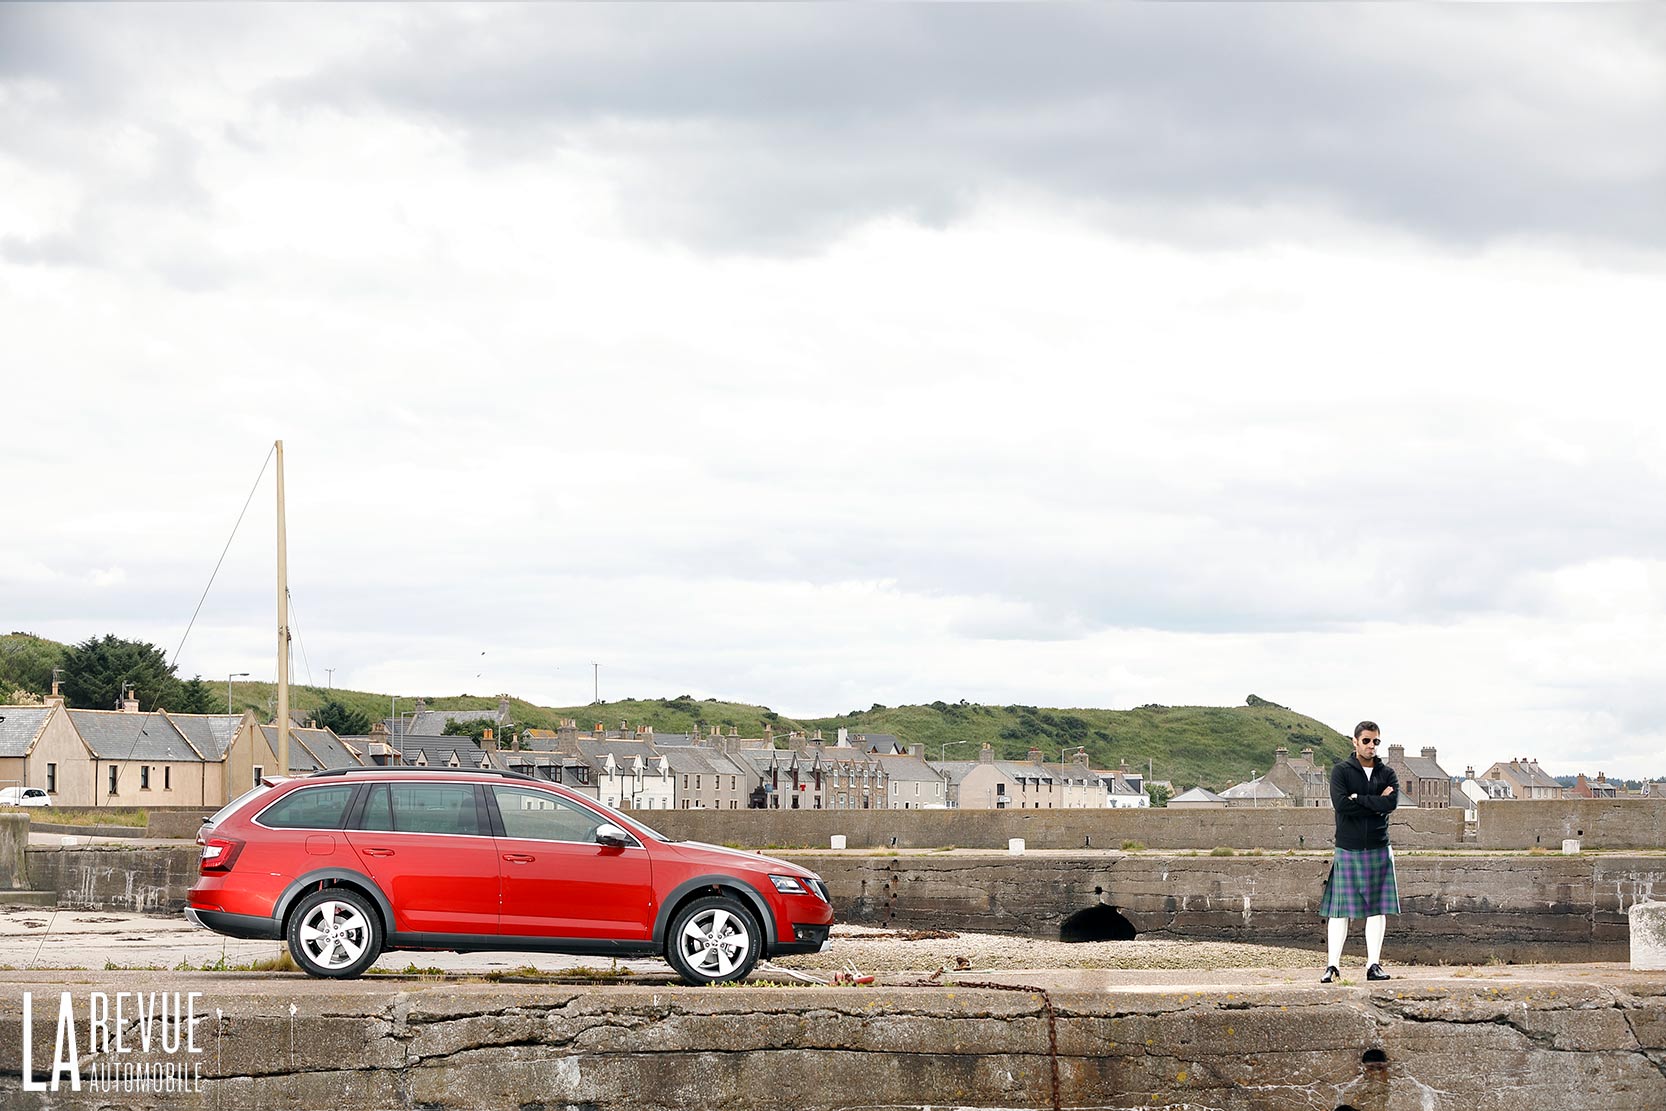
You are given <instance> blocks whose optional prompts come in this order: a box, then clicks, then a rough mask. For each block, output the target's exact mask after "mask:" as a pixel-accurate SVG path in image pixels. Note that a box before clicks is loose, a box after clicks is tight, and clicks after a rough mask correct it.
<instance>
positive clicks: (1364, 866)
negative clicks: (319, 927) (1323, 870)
mask: <svg viewBox="0 0 1666 1111" xmlns="http://www.w3.org/2000/svg"><path fill="white" fill-rule="evenodd" d="M1399 913H1400V886H1399V883H1398V882H1397V881H1396V880H1395V878H1394V853H1393V852H1392V850H1390V849H1389V848H1388V847H1387V846H1384V847H1382V848H1380V849H1337V850H1336V857H1335V859H1334V860H1333V861H1332V863H1331V868H1330V879H1328V880H1326V881H1325V896H1324V898H1322V899H1320V900H1319V916H1320V917H1321V918H1369V917H1371V916H1372V915H1374V914H1399Z"/></svg>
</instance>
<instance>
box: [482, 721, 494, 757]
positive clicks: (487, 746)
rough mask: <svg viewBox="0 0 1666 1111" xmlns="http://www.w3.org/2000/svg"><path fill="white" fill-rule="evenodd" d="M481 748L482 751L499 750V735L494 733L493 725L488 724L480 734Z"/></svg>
mask: <svg viewBox="0 0 1666 1111" xmlns="http://www.w3.org/2000/svg"><path fill="white" fill-rule="evenodd" d="M480 750H481V751H482V752H496V751H497V737H496V736H495V735H494V734H493V733H492V728H491V726H487V727H486V730H485V732H483V733H481V734H480Z"/></svg>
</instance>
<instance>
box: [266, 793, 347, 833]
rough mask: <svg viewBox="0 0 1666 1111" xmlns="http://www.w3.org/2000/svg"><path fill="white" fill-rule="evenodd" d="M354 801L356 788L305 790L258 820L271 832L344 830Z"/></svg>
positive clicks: (276, 804)
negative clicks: (349, 805)
mask: <svg viewBox="0 0 1666 1111" xmlns="http://www.w3.org/2000/svg"><path fill="white" fill-rule="evenodd" d="M352 797H353V785H352V784H351V783H341V784H337V785H335V786H332V787H305V788H302V789H301V790H299V791H291V792H290V793H289V794H287V795H285V796H284V797H283V798H281V799H279V800H278V801H277V802H274V803H273V804H272V805H271V806H268V807H267V808H266V809H265V810H263V811H261V812H260V815H259V816H258V817H257V818H256V819H255V821H257V822H259V823H260V824H261V825H263V826H267V827H269V828H271V829H340V828H341V819H342V817H343V816H344V815H345V814H346V813H347V803H348V801H349V800H351V799H352Z"/></svg>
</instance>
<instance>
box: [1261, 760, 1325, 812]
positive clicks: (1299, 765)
mask: <svg viewBox="0 0 1666 1111" xmlns="http://www.w3.org/2000/svg"><path fill="white" fill-rule="evenodd" d="M1263 778H1265V779H1266V780H1267V782H1268V783H1271V784H1272V785H1273V786H1274V787H1277V788H1278V789H1279V790H1280V791H1283V792H1284V794H1285V795H1286V796H1287V797H1288V798H1289V799H1290V801H1291V805H1293V806H1306V807H1329V806H1330V804H1331V803H1330V769H1329V768H1321V767H1320V766H1319V764H1318V763H1317V762H1316V761H1315V760H1314V758H1313V749H1312V748H1311V747H1308V748H1304V749H1302V754H1301V755H1300V756H1299V757H1296V758H1295V759H1292V758H1291V756H1290V750H1289V749H1287V748H1285V747H1284V746H1283V745H1279V746H1278V748H1277V749H1276V750H1275V751H1274V752H1273V766H1272V767H1271V768H1270V769H1268V771H1267V774H1266V775H1265V776H1264V777H1263Z"/></svg>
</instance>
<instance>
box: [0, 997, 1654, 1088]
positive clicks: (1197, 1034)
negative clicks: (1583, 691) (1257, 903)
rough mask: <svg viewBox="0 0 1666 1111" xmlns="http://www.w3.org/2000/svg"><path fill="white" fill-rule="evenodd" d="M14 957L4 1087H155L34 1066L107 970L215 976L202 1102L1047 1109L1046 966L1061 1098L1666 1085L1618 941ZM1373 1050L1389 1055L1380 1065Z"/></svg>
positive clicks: (1646, 1000)
mask: <svg viewBox="0 0 1666 1111" xmlns="http://www.w3.org/2000/svg"><path fill="white" fill-rule="evenodd" d="M3 978H4V980H5V983H4V984H3V985H0V1069H5V1070H7V1075H6V1076H5V1077H3V1078H0V1106H3V1107H6V1108H46V1107H50V1108H59V1107H63V1108H82V1107H132V1106H140V1105H143V1104H149V1105H155V1104H156V1103H158V1102H160V1101H161V1097H154V1096H149V1097H147V1096H129V1095H123V1094H96V1093H92V1092H90V1091H88V1092H83V1093H80V1094H77V1093H74V1092H62V1091H61V1092H59V1093H55V1094H45V1095H43V1094H39V1093H33V1092H26V1091H23V1090H22V1089H21V1086H20V1081H19V1067H20V1061H21V1043H22V1022H21V1015H22V1012H21V997H22V993H23V992H24V991H30V992H32V993H33V995H34V997H35V998H36V999H37V1000H41V999H44V1000H47V1003H46V1004H41V1003H37V1005H36V1006H35V1009H34V1012H33V1024H32V1025H33V1032H32V1042H33V1045H34V1046H35V1047H36V1051H35V1059H36V1072H37V1075H44V1073H45V1071H46V1066H45V1065H44V1064H43V1062H42V1056H43V1054H44V1055H45V1056H46V1057H47V1058H48V1059H49V1058H50V1049H43V1048H42V1047H51V1046H52V1044H53V1035H54V1022H55V1017H56V1004H55V1000H56V999H57V998H58V995H59V993H60V992H66V991H67V992H69V993H70V995H71V998H72V1000H77V1001H79V1000H82V999H84V998H85V997H86V996H87V995H88V993H90V992H92V991H95V990H104V991H111V992H113V991H118V990H125V991H140V992H144V991H169V992H172V991H186V990H190V991H199V992H202V993H203V995H202V999H201V1004H200V1006H201V1010H202V1011H203V1012H204V1013H206V1014H207V1015H208V1017H207V1018H205V1019H204V1020H203V1022H202V1024H201V1025H200V1027H199V1029H198V1038H197V1042H198V1046H199V1048H200V1050H201V1052H200V1053H199V1054H198V1055H197V1056H196V1062H197V1063H198V1064H199V1065H200V1066H201V1068H202V1072H203V1075H204V1077H205V1078H206V1080H205V1084H204V1087H203V1090H202V1091H200V1092H186V1093H177V1094H171V1095H169V1096H167V1097H165V1102H166V1103H167V1104H168V1105H170V1106H177V1107H184V1108H204V1109H208V1108H220V1107H237V1108H242V1107H262V1108H307V1107H331V1108H336V1109H338V1111H356V1109H359V1108H382V1107H398V1108H429V1109H441V1108H513V1109H516V1111H521V1109H525V1108H532V1107H542V1108H548V1109H553V1108H579V1107H583V1108H591V1109H595V1111H612V1109H625V1108H632V1109H641V1111H662V1109H669V1108H690V1107H700V1108H704V1107H713V1106H724V1107H727V1108H730V1109H734V1111H747V1109H752V1108H759V1109H761V1108H780V1107H792V1108H795V1109H798V1111H820V1109H826V1111H835V1109H850V1108H859V1107H866V1108H877V1107H881V1106H883V1107H891V1108H898V1107H927V1106H932V1107H940V1108H941V1107H1004V1108H1045V1107H1049V1106H1051V1105H1052V1103H1051V1101H1052V1093H1051V1090H1050V1087H1051V1081H1050V1076H1051V1068H1050V1066H1051V1059H1050V1057H1049V1053H1048V1049H1047V1046H1048V1039H1047V1020H1046V1015H1045V1011H1044V1007H1043V998H1042V995H1041V993H1042V992H1043V991H1045V992H1046V993H1047V998H1048V999H1049V1000H1050V1001H1051V1003H1052V1006H1053V1009H1054V1011H1055V1014H1056V1021H1057V1039H1058V1044H1057V1053H1058V1075H1059V1087H1060V1091H1059V1096H1060V1103H1061V1105H1062V1106H1064V1107H1075V1108H1087V1107H1100V1108H1131V1107H1172V1108H1179V1107H1187V1108H1195V1109H1220V1111H1247V1109H1251V1108H1309V1107H1311V1108H1322V1109H1324V1111H1331V1109H1334V1108H1336V1107H1338V1106H1340V1105H1342V1104H1344V1103H1346V1104H1348V1105H1350V1106H1352V1107H1355V1108H1358V1109H1360V1111H1401V1109H1407V1111H1410V1109H1418V1111H1424V1109H1428V1111H1447V1109H1450V1111H1458V1109H1460V1108H1461V1109H1464V1111H1469V1109H1478V1111H1505V1109H1506V1108H1508V1109H1511V1111H1515V1109H1519V1108H1521V1107H1523V1106H1531V1107H1533V1108H1534V1109H1535V1111H1563V1109H1568V1111H1573V1109H1580V1111H1583V1109H1586V1108H1613V1109H1616V1111H1622V1109H1623V1111H1645V1109H1648V1111H1658V1109H1659V1108H1661V1107H1666V982H1663V979H1662V978H1661V977H1659V976H1651V975H1649V974H1644V973H1633V972H1630V971H1629V970H1626V969H1623V968H1621V967H1619V966H1614V965H1581V966H1539V967H1533V968H1487V967H1481V968H1473V969H1411V970H1407V973H1406V974H1405V975H1404V976H1403V977H1402V978H1400V979H1396V980H1393V981H1390V982H1388V983H1385V984H1372V985H1356V986H1342V987H1325V986H1321V985H1318V984H1316V983H1313V982H1311V979H1310V978H1309V977H1306V976H1303V977H1301V978H1300V979H1299V980H1296V979H1293V977H1292V975H1291V973H1290V971H1289V970H1285V969H1278V968H1273V969H1244V970H1238V971H1220V970H1212V971H1210V970H1200V971H1199V972H1198V973H1197V974H1196V976H1195V977H1194V979H1195V980H1196V981H1198V982H1194V983H1190V984H1187V983H1177V982H1175V980H1174V976H1173V975H1172V974H1168V973H1157V974H1153V973H1151V972H1149V971H1145V972H1141V971H1140V970H1135V969H1093V970H1078V969H1073V968H1064V969H1057V968H1055V969H1032V970H1012V971H1007V972H1004V973H1000V974H998V975H997V976H996V977H994V978H998V979H1000V980H1001V981H1002V982H1006V983H1010V984H1012V985H1014V986H1015V987H1018V988H1020V989H1022V990H1016V991H999V990H993V989H990V988H982V987H969V986H965V985H960V984H956V983H954V982H953V977H952V975H951V976H949V977H947V982H944V983H941V984H939V985H936V986H931V987H920V986H905V985H897V984H893V985H885V986H880V987H874V988H827V987H757V986H753V987H738V988H706V989H695V988H685V987H680V986H672V985H667V984H630V985H607V986H589V987H580V986H572V985H561V984H553V983H542V984H541V983H495V982H487V981H483V980H481V979H478V978H474V977H467V976H455V975H454V976H449V977H431V978H418V977H410V978H401V979H393V980H387V979H380V980H362V981H354V982H350V983H334V982H328V981H318V980H309V979H307V978H305V977H302V976H298V975H294V974H277V975H273V974H234V973H191V974H173V973H164V972H149V971H145V972H124V973H119V974H109V973H102V972H55V973H17V972H12V973H7V974H5V975H4V977H3ZM980 978H981V979H989V978H991V977H990V976H982V977H980ZM76 1005H77V1006H79V1003H77V1004H76ZM292 1007H293V1013H292V1012H291V1008H292ZM1367 1050H1377V1051H1379V1052H1381V1053H1382V1054H1384V1055H1385V1056H1386V1063H1385V1064H1384V1066H1383V1067H1380V1068H1372V1067H1368V1066H1367V1064H1366V1063H1365V1062H1364V1061H1363V1060H1362V1055H1363V1054H1365V1052H1366V1051H1367ZM83 1063H84V1064H85V1062H83Z"/></svg>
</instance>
